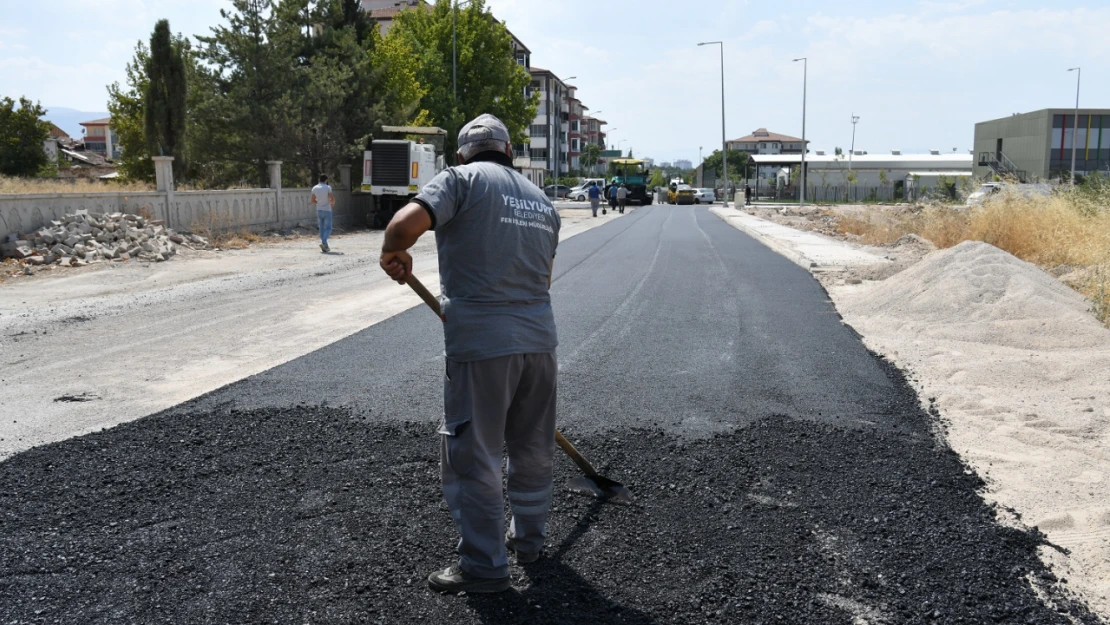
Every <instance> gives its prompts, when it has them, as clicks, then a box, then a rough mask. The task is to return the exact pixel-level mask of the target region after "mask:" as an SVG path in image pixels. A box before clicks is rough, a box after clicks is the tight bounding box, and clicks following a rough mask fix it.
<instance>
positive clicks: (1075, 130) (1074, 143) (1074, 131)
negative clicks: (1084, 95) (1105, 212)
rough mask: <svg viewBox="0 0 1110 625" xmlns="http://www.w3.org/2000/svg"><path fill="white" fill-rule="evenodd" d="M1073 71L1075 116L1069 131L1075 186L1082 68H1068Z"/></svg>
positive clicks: (1072, 181) (1072, 174) (1072, 183)
mask: <svg viewBox="0 0 1110 625" xmlns="http://www.w3.org/2000/svg"><path fill="white" fill-rule="evenodd" d="M1068 71H1069V72H1075V73H1076V74H1075V115H1073V117H1074V118H1075V119H1074V120H1072V124H1073V128H1072V131H1071V186H1073V187H1074V186H1075V148H1076V146H1077V145H1078V144H1079V79H1080V78H1082V77H1083V70H1082V69H1080V68H1078V67H1073V68H1071V69H1069V70H1068Z"/></svg>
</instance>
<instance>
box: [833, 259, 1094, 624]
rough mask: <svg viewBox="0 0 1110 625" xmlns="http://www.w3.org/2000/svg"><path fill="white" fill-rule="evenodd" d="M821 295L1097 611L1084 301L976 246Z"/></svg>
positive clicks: (1089, 345)
mask: <svg viewBox="0 0 1110 625" xmlns="http://www.w3.org/2000/svg"><path fill="white" fill-rule="evenodd" d="M829 292H830V295H831V296H832V297H833V299H834V301H835V303H836V305H837V308H838V309H839V310H840V312H841V314H842V315H843V317H844V320H845V322H846V323H848V324H849V325H851V326H852V327H853V328H855V329H856V330H857V331H859V332H860V333H861V334H862V335H863V337H864V342H865V343H866V344H867V345H868V347H870V348H872V349H874V350H875V351H877V352H880V353H882V354H883V355H885V356H887V357H888V358H890V359H891V360H893V361H894V362H895V363H896V364H897V365H898V366H899V367H901V368H903V369H907V370H909V371H910V372H912V375H913V376H914V377H915V378H916V379H917V382H918V384H919V385H920V388H919V394H920V396H921V397H923V398H924V397H933V398H936V405H937V406H938V408H939V409H940V411H941V413H942V416H943V417H944V419H945V420H946V423H947V426H948V430H947V433H948V438H949V441H948V442H949V443H950V444H951V446H952V448H953V449H955V450H956V451H957V452H959V453H960V454H961V456H962V457H963V458H964V459H965V461H967V462H968V463H969V464H971V465H972V466H973V467H975V469H976V471H977V472H979V474H980V475H982V476H984V477H985V478H986V479H987V482H988V484H989V488H988V489H987V491H986V496H987V497H988V498H989V499H991V500H993V501H997V502H998V503H1000V504H1002V505H1004V506H1006V507H1009V508H1013V509H1014V510H1015V511H1016V512H1018V513H1019V515H1020V517H1021V520H1022V522H1023V523H1024V524H1026V525H1028V526H1037V527H1039V528H1040V529H1041V530H1043V531H1044V532H1045V533H1046V534H1047V535H1048V539H1049V541H1051V542H1052V543H1054V544H1056V545H1058V546H1060V547H1063V548H1065V549H1067V550H1069V551H1070V557H1068V558H1062V557H1059V555H1058V554H1055V553H1053V552H1050V551H1045V552H1043V554H1042V555H1044V556H1045V557H1046V559H1048V560H1049V561H1050V562H1053V564H1054V566H1056V568H1057V569H1058V573H1060V574H1062V575H1063V574H1066V575H1067V577H1068V578H1069V579H1071V580H1072V581H1073V582H1074V585H1075V587H1076V588H1078V589H1081V590H1082V591H1084V593H1085V595H1086V597H1087V600H1088V601H1089V602H1090V604H1091V606H1092V607H1093V608H1095V609H1096V610H1099V611H1101V612H1102V613H1103V614H1104V615H1110V500H1108V499H1107V497H1106V495H1105V493H1106V492H1107V488H1108V484H1110V456H1108V455H1107V454H1106V451H1105V450H1106V449H1108V448H1110V384H1107V380H1108V377H1107V372H1108V371H1110V331H1108V330H1107V329H1106V328H1105V327H1103V326H1102V325H1101V324H1100V323H1099V322H1098V321H1097V320H1096V319H1095V317H1094V316H1093V315H1091V314H1090V303H1089V302H1087V300H1085V299H1084V298H1083V297H1082V296H1081V295H1079V294H1078V293H1076V292H1075V291H1073V290H1072V289H1070V288H1069V287H1067V286H1066V285H1065V284H1062V283H1061V282H1060V281H1059V280H1057V279H1055V278H1053V277H1052V276H1051V275H1049V274H1047V273H1045V272H1044V271H1041V270H1040V269H1039V268H1038V267H1036V266H1035V265H1032V264H1030V263H1027V262H1025V261H1022V260H1020V259H1018V258H1016V257H1014V256H1013V255H1011V254H1009V253H1007V252H1005V251H1003V250H1000V249H998V248H996V247H994V246H991V245H988V244H986V243H982V242H965V243H961V244H960V245H957V246H955V247H953V248H950V249H946V250H941V251H938V252H934V253H932V254H930V255H928V256H926V257H925V258H924V259H923V260H921V261H920V262H918V263H917V264H915V265H913V266H911V267H910V268H908V269H906V270H905V271H903V272H901V273H899V274H897V276H895V277H893V278H891V279H887V280H884V281H882V282H874V283H865V284H863V285H859V286H847V287H833V288H830V289H829Z"/></svg>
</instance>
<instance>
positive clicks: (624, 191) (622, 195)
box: [617, 183, 628, 215]
mask: <svg viewBox="0 0 1110 625" xmlns="http://www.w3.org/2000/svg"><path fill="white" fill-rule="evenodd" d="M627 203H628V187H626V186H624V183H621V188H619V189H617V205H618V206H620V211H621V214H622V215H623V214H624V206H625V204H627Z"/></svg>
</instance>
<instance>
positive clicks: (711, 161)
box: [703, 150, 748, 185]
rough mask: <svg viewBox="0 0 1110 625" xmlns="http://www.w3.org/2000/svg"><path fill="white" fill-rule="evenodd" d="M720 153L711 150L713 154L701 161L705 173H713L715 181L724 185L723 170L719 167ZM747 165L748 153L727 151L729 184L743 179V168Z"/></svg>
mask: <svg viewBox="0 0 1110 625" xmlns="http://www.w3.org/2000/svg"><path fill="white" fill-rule="evenodd" d="M721 160H722V159H721V151H720V150H713V153H712V154H710V155H709V156H707V157H706V158H705V160H704V161H703V163H704V169H705V170H706V171H713V172H716V174H717V180H719V181H720V182H721V184H722V185H723V184H724V169H723V168H722V167H721ZM747 164H748V153H747V152H741V151H740V150H729V151H728V179H729V182H730V184H734V183H735V182H736V181H737V180H741V179H743V177H744V175H743V174H744V168H745V167H746V166H747Z"/></svg>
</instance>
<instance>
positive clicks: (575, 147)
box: [570, 138, 582, 152]
mask: <svg viewBox="0 0 1110 625" xmlns="http://www.w3.org/2000/svg"><path fill="white" fill-rule="evenodd" d="M581 147H582V144H581V143H580V142H579V140H578V139H577V138H575V139H571V140H570V151H571V152H581V151H582V150H581V149H580V148H581Z"/></svg>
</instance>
